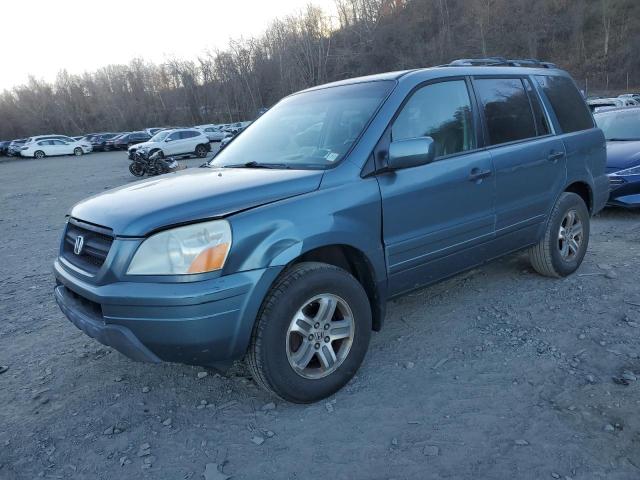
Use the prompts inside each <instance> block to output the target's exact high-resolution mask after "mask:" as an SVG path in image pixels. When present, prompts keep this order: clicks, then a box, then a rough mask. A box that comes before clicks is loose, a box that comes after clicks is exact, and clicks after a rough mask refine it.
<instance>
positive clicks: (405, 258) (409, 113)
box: [378, 78, 495, 295]
mask: <svg viewBox="0 0 640 480" xmlns="http://www.w3.org/2000/svg"><path fill="white" fill-rule="evenodd" d="M469 86H470V85H469V83H468V81H467V80H466V79H464V78H459V79H451V80H446V81H441V82H437V83H431V84H427V85H425V86H422V87H420V88H419V89H417V90H416V91H415V92H414V93H413V94H411V96H410V98H409V99H408V100H407V101H406V103H405V104H404V106H403V107H401V109H400V111H399V113H398V115H397V117H396V119H395V120H394V121H393V123H392V126H391V129H390V132H388V133H387V135H389V137H390V138H389V139H388V140H385V141H393V140H403V139H407V138H414V137H422V136H430V137H432V138H433V139H434V142H435V146H436V159H435V161H434V162H432V163H430V164H427V165H421V166H418V167H413V168H407V169H403V170H397V171H392V172H387V173H382V174H379V175H378V182H379V185H380V192H381V196H382V209H383V237H384V238H383V240H384V245H385V251H386V260H387V270H388V272H389V289H390V293H391V295H396V294H399V293H402V292H405V291H408V290H411V289H414V288H417V287H419V286H421V285H425V284H427V283H430V282H433V281H435V280H438V279H440V278H442V277H445V276H447V275H450V274H452V273H455V272H457V271H461V270H464V269H465V268H468V267H469V266H471V265H474V264H477V263H480V262H482V261H483V259H484V258H485V253H484V251H483V248H484V247H483V245H485V244H486V242H488V241H489V240H490V239H491V238H492V237H493V234H494V221H495V219H494V217H495V214H494V205H493V199H494V195H495V185H494V181H495V177H494V171H493V166H492V163H491V155H490V154H489V153H488V152H487V151H484V150H482V149H480V148H479V147H480V139H479V137H478V130H479V129H478V123H479V121H478V117H477V111H476V110H477V109H476V107H475V104H474V102H473V100H472V96H471V95H470V94H469Z"/></svg>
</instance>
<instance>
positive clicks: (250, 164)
mask: <svg viewBox="0 0 640 480" xmlns="http://www.w3.org/2000/svg"><path fill="white" fill-rule="evenodd" d="M222 167H224V168H276V169H280V168H291V167H290V166H289V165H287V164H286V163H261V162H256V161H251V162H246V163H235V164H231V165H222Z"/></svg>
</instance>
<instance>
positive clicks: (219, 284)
mask: <svg viewBox="0 0 640 480" xmlns="http://www.w3.org/2000/svg"><path fill="white" fill-rule="evenodd" d="M280 270H281V267H272V268H266V269H259V270H251V271H247V272H239V273H235V274H232V275H225V276H221V277H217V278H213V279H209V280H203V281H198V282H183V283H144V282H116V283H111V284H106V285H93V284H91V283H88V282H86V281H84V280H80V279H78V278H77V277H75V276H74V275H73V274H72V273H71V272H69V271H68V270H67V269H66V268H65V266H64V265H62V264H61V263H60V261H59V260H56V262H55V263H54V273H55V277H56V282H57V286H56V288H55V298H56V301H57V302H58V305H59V306H60V309H61V310H62V312H63V313H64V314H65V315H66V316H67V317H68V318H69V320H70V321H71V322H72V323H73V324H74V325H76V326H77V327H78V328H80V329H81V330H82V331H83V332H85V333H86V334H87V335H89V336H91V337H93V338H95V339H96V340H98V341H99V342H100V343H103V344H104V345H108V346H110V347H113V348H114V349H116V350H118V351H119V352H121V353H123V354H124V355H126V356H127V357H129V358H131V359H133V360H138V361H148V362H159V361H170V362H179V363H188V364H196V365H209V364H213V363H216V362H222V361H227V360H233V359H238V358H241V357H242V356H243V355H244V353H245V351H246V348H247V346H248V344H249V339H250V336H251V331H252V329H253V324H254V320H255V318H256V316H257V313H258V309H259V308H260V305H261V303H262V300H263V298H264V296H265V295H266V293H267V291H268V289H269V287H270V286H271V283H272V282H273V280H275V278H276V276H277V275H278V274H279V272H280Z"/></svg>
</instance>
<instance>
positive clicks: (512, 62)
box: [443, 57, 557, 68]
mask: <svg viewBox="0 0 640 480" xmlns="http://www.w3.org/2000/svg"><path fill="white" fill-rule="evenodd" d="M443 66H447V67H480V66H486V67H497V66H504V67H537V68H557V67H556V65H555V63H551V62H541V61H540V60H537V59H535V58H514V59H506V58H504V57H487V58H460V59H458V60H453V61H452V62H450V63H448V64H447V65H443Z"/></svg>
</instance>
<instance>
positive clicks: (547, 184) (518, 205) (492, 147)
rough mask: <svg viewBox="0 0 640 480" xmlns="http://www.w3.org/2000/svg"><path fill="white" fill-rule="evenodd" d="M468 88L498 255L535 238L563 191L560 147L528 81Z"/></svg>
mask: <svg viewBox="0 0 640 480" xmlns="http://www.w3.org/2000/svg"><path fill="white" fill-rule="evenodd" d="M473 85H474V90H475V91H476V95H477V98H478V104H479V105H480V108H481V110H482V121H483V125H484V131H485V142H486V144H487V145H488V146H489V151H490V153H491V157H492V159H493V165H494V167H495V173H496V178H495V181H496V204H495V214H496V237H498V249H499V250H500V249H502V250H505V251H508V250H513V249H515V248H517V247H519V246H524V245H523V242H524V243H525V244H526V243H527V242H529V243H530V240H532V239H535V238H536V234H535V232H536V231H537V229H538V228H539V227H540V225H541V224H542V223H543V222H544V221H545V220H546V218H547V215H548V212H549V210H550V208H551V206H552V205H553V204H554V202H555V200H556V198H557V195H558V193H559V192H560V191H561V190H562V188H563V187H564V185H565V181H566V154H565V149H564V144H563V143H562V140H560V139H559V138H558V137H557V136H554V135H553V132H552V130H551V127H550V124H549V121H548V119H547V116H546V114H545V112H544V110H543V108H542V105H541V103H540V99H539V98H538V96H537V94H536V92H535V89H534V88H533V86H532V84H531V81H530V79H529V78H527V77H475V78H474V80H473ZM501 236H504V238H503V240H502V241H501V240H500V239H499V237H501Z"/></svg>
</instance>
